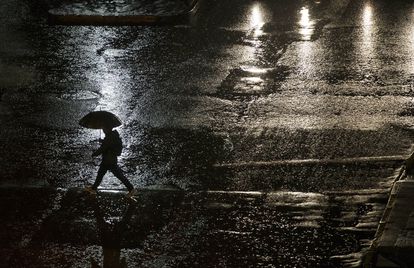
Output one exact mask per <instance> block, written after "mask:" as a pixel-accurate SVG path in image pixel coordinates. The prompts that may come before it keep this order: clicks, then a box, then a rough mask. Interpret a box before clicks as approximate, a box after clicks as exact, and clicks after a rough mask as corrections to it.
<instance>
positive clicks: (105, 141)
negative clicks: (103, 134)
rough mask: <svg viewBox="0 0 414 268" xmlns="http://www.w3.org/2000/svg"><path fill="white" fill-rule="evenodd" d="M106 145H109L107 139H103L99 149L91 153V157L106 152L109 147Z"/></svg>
mask: <svg viewBox="0 0 414 268" xmlns="http://www.w3.org/2000/svg"><path fill="white" fill-rule="evenodd" d="M108 144H109V143H108V141H107V139H106V138H105V139H104V140H103V142H102V145H101V147H99V149H98V150H96V151H95V152H93V153H92V156H98V155H101V154H103V153H104V152H105V151H106V150H108V147H109V145H108Z"/></svg>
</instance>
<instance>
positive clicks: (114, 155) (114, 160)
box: [85, 126, 136, 198]
mask: <svg viewBox="0 0 414 268" xmlns="http://www.w3.org/2000/svg"><path fill="white" fill-rule="evenodd" d="M102 129H103V132H104V133H105V138H104V139H103V141H102V144H101V146H100V147H99V149H98V150H96V151H95V152H93V153H92V157H96V156H98V155H102V162H101V164H100V166H99V169H98V174H97V176H96V179H95V182H94V184H93V185H92V186H87V187H86V188H85V190H86V191H87V192H89V193H91V194H96V191H97V189H98V186H99V185H100V184H101V182H102V179H103V177H104V176H105V174H106V173H107V172H108V171H111V172H112V174H114V175H115V177H117V178H118V179H119V180H120V181H121V182H122V183H123V184H124V185H125V186H126V187H127V188H128V191H129V193H128V195H127V197H129V198H132V197H133V196H134V195H135V194H136V190H135V189H134V186H133V185H132V184H131V183H130V182H129V180H128V179H127V178H126V177H125V175H124V173H123V171H122V169H121V168H120V167H119V166H118V156H120V155H121V153H122V140H121V138H120V137H119V133H118V131H116V130H112V128H111V127H107V126H104V127H103V128H102Z"/></svg>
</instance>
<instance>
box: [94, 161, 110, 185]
mask: <svg viewBox="0 0 414 268" xmlns="http://www.w3.org/2000/svg"><path fill="white" fill-rule="evenodd" d="M107 171H108V168H107V167H106V166H104V165H100V166H99V169H98V175H96V179H95V182H94V183H93V185H92V189H93V190H95V191H96V189H98V186H99V184H101V182H102V179H103V177H104V176H105V174H106V172H107Z"/></svg>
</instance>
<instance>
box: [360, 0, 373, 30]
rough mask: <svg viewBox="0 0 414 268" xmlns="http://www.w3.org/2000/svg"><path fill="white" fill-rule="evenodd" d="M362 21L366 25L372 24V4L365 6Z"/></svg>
mask: <svg viewBox="0 0 414 268" xmlns="http://www.w3.org/2000/svg"><path fill="white" fill-rule="evenodd" d="M362 22H363V25H364V26H370V25H371V24H372V6H371V5H369V4H367V5H365V7H364V12H363V13H362Z"/></svg>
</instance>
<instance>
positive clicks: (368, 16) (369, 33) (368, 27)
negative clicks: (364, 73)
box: [359, 2, 375, 65]
mask: <svg viewBox="0 0 414 268" xmlns="http://www.w3.org/2000/svg"><path fill="white" fill-rule="evenodd" d="M373 14H374V12H373V7H372V5H371V3H370V2H367V3H365V6H364V8H363V10H362V15H361V20H362V21H361V25H362V40H361V47H360V49H359V50H360V53H361V55H362V60H363V64H364V65H369V62H370V59H372V58H373V56H374V55H373V53H374V41H375V40H373V37H374V34H373V27H374V16H373Z"/></svg>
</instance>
